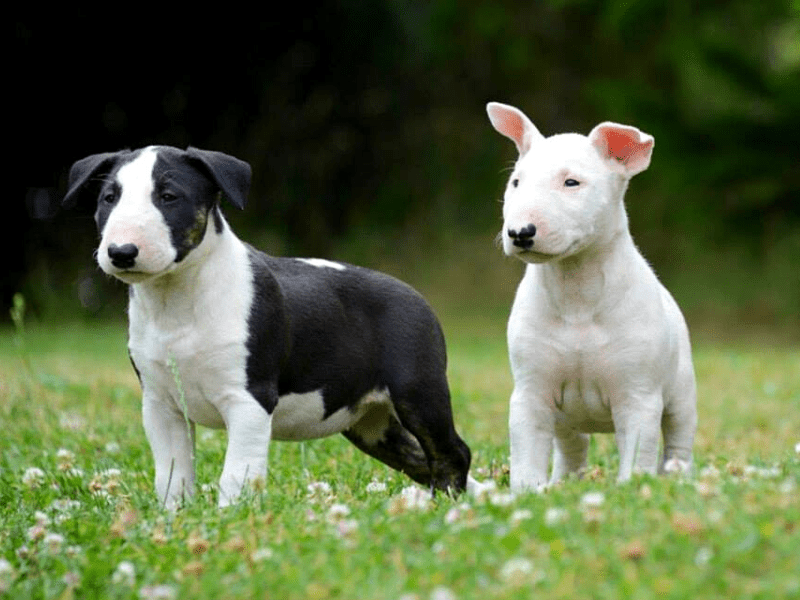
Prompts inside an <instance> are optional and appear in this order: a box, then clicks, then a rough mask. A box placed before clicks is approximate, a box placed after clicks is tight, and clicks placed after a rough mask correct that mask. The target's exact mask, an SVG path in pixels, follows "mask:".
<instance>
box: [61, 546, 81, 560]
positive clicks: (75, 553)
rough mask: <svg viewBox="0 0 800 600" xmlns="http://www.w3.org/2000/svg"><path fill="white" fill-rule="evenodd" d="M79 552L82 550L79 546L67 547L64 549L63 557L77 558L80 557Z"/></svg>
mask: <svg viewBox="0 0 800 600" xmlns="http://www.w3.org/2000/svg"><path fill="white" fill-rule="evenodd" d="M81 552H83V548H81V547H80V546H67V547H66V548H64V555H65V556H66V557H67V558H77V557H79V556H80V555H81Z"/></svg>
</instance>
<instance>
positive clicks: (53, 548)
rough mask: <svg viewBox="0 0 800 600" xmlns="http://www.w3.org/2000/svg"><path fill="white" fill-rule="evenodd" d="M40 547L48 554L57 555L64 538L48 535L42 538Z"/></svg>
mask: <svg viewBox="0 0 800 600" xmlns="http://www.w3.org/2000/svg"><path fill="white" fill-rule="evenodd" d="M42 545H43V546H44V548H45V549H46V550H47V551H48V552H49V553H50V554H57V553H58V552H59V551H60V550H61V546H63V545H64V536H63V535H60V534H58V533H48V534H46V535H45V536H44V538H42Z"/></svg>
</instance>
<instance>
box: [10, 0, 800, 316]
mask: <svg viewBox="0 0 800 600" xmlns="http://www.w3.org/2000/svg"><path fill="white" fill-rule="evenodd" d="M223 8H224V7H220V6H217V7H215V9H214V12H206V11H205V10H189V9H182V10H178V9H170V8H166V7H165V8H163V9H162V11H161V12H159V13H158V14H155V13H153V12H151V11H150V10H139V9H136V8H135V7H124V8H123V7H120V10H119V11H117V10H116V9H115V10H113V11H112V10H110V9H103V11H102V12H97V11H96V10H94V9H93V10H92V11H89V9H77V8H73V7H63V6H62V7H56V8H48V9H47V10H46V11H45V10H42V9H40V8H31V9H26V8H15V9H13V11H12V14H13V16H12V18H11V19H10V20H9V22H10V31H9V32H8V34H7V36H6V38H7V39H9V40H10V44H11V48H10V51H9V52H7V54H6V57H7V58H6V64H7V72H10V76H9V77H8V78H7V83H6V88H5V89H6V96H7V97H8V103H9V106H10V110H9V112H8V113H7V114H8V117H9V119H8V121H9V127H8V130H10V131H11V132H12V135H11V137H10V139H9V150H10V153H9V154H10V156H9V158H7V159H6V161H7V164H9V166H10V169H8V174H9V176H10V179H11V186H10V190H8V191H7V194H8V195H9V197H8V198H7V200H6V210H7V211H9V212H8V216H7V218H6V223H8V224H9V225H10V227H9V228H8V230H7V233H6V235H5V236H3V237H2V253H0V262H2V270H1V271H0V301H1V302H2V313H0V314H2V317H0V318H5V317H6V315H7V314H8V310H7V308H8V306H9V304H10V302H11V298H12V295H13V294H14V293H15V292H17V291H22V292H24V293H25V296H26V298H28V299H29V304H31V305H32V308H33V310H34V311H38V312H39V313H41V314H52V315H58V314H59V310H60V308H61V307H63V309H64V310H65V311H66V310H68V307H69V306H70V305H71V304H75V303H76V300H75V299H76V298H78V299H80V301H81V302H82V303H83V305H84V307H85V308H87V309H89V310H90V312H91V311H95V310H97V308H98V306H97V304H98V303H100V304H101V303H102V301H103V300H102V298H98V295H97V293H96V290H95V291H91V290H86V289H83V287H85V286H86V285H89V286H90V287H91V286H93V285H95V284H93V283H92V281H94V279H96V275H97V274H96V268H95V267H94V265H93V264H92V262H91V252H92V248H93V245H94V243H95V235H96V234H95V232H94V228H93V222H92V219H91V214H92V211H93V208H92V207H91V206H85V207H79V208H78V209H77V210H75V211H72V212H70V213H64V212H61V211H60V210H59V209H58V202H59V199H60V197H61V195H63V193H64V191H65V184H66V175H67V172H68V169H69V166H70V164H71V163H72V162H73V161H75V160H77V159H79V158H82V157H83V156H85V155H87V154H91V153H95V152H102V151H110V150H115V149H120V148H124V147H139V146H143V145H147V144H151V143H165V144H172V145H176V146H187V145H194V146H198V147H204V148H209V149H215V150H221V151H225V152H229V153H231V154H234V155H236V156H238V157H240V158H242V159H245V160H248V161H249V162H250V163H251V164H252V166H253V169H254V182H253V189H252V193H251V204H250V206H249V207H248V209H247V211H246V212H244V213H242V214H231V212H232V211H230V210H229V211H228V215H229V217H230V218H231V220H233V221H234V225H235V227H236V229H237V230H238V231H240V232H242V233H243V236H244V235H246V234H247V233H248V232H251V233H252V232H263V231H269V232H272V234H273V235H274V236H275V237H276V238H278V239H280V240H282V242H283V243H284V244H285V246H284V249H285V250H286V251H287V252H292V253H298V254H306V255H322V256H324V255H326V254H327V253H328V252H329V251H330V249H331V247H332V244H333V243H335V242H336V240H340V239H342V238H346V237H347V236H348V235H352V234H353V232H354V231H359V230H364V229H369V230H373V231H382V230H387V231H388V230H392V229H398V228H406V230H413V229H414V227H415V226H417V225H419V224H426V225H425V228H426V230H425V231H426V233H428V232H430V231H431V230H434V229H442V230H446V231H448V232H450V233H451V234H452V235H457V234H459V233H462V232H464V231H468V230H476V229H481V228H483V229H487V228H489V229H491V228H492V227H496V226H497V218H498V214H497V204H496V202H494V200H495V199H496V198H498V197H499V196H500V194H501V187H502V181H501V179H502V176H501V173H500V171H501V169H502V167H503V165H506V164H508V163H509V161H510V160H511V159H513V152H512V149H511V147H510V146H509V145H508V144H507V143H506V142H505V141H504V140H502V139H501V138H500V137H499V136H497V135H496V134H495V133H494V132H493V131H492V130H491V128H490V127H489V126H488V125H487V121H486V118H485V113H484V105H485V103H486V102H487V101H489V100H500V101H505V102H509V103H512V104H516V105H517V106H520V107H521V108H523V110H525V111H526V112H527V113H528V114H529V115H530V116H531V118H532V119H533V120H534V122H536V124H537V125H538V126H539V128H540V129H541V130H542V132H543V133H545V134H552V133H556V132H559V131H565V130H576V131H581V132H584V133H586V132H588V131H589V130H590V129H591V127H593V126H594V125H595V124H596V123H597V122H599V121H602V120H616V121H619V122H623V123H629V124H633V125H636V126H638V127H640V128H641V129H643V130H645V131H647V132H648V133H650V134H653V135H654V136H655V138H656V156H655V158H654V167H656V165H657V167H656V168H655V169H652V170H651V172H648V173H647V174H646V176H640V180H637V183H636V186H637V193H636V196H637V198H641V199H646V203H645V202H644V201H642V202H641V203H638V204H634V203H629V212H630V214H631V220H632V222H633V223H634V225H635V227H636V231H637V234H636V237H637V240H638V242H639V244H640V245H641V246H642V247H643V249H644V250H645V253H646V255H647V256H648V258H649V259H650V260H651V261H652V262H653V263H654V264H655V265H656V266H657V268H658V270H659V273H660V274H662V277H666V278H668V279H669V278H670V277H675V278H679V277H680V276H681V272H682V271H683V270H684V269H685V268H686V264H687V263H689V262H695V261H696V259H698V257H705V260H706V261H708V263H709V264H710V265H711V270H712V271H713V270H714V268H713V267H714V262H715V261H719V262H720V264H722V263H725V264H730V263H736V262H737V261H739V260H740V259H741V261H742V265H741V270H740V271H737V270H736V268H732V269H731V270H730V271H725V270H724V269H722V270H721V271H720V273H722V274H721V275H720V276H721V277H725V278H726V281H729V282H730V285H731V286H749V285H767V284H768V285H779V286H780V288H781V289H780V290H779V291H777V292H774V293H773V292H770V293H769V294H766V296H765V295H764V294H760V295H759V296H758V297H759V298H760V299H759V300H756V302H757V303H759V302H760V303H761V304H762V305H764V306H765V308H764V310H767V311H772V312H778V313H779V312H780V311H784V312H785V311H789V312H792V311H795V314H796V313H797V312H800V275H798V273H800V269H798V267H797V265H798V264H800V263H799V262H798V260H800V232H799V231H800V142H798V137H800V2H798V1H797V0H761V1H759V2H752V1H751V0H728V1H722V0H718V1H712V2H708V1H706V2H699V1H696V2H692V1H688V0H677V1H674V2H669V3H665V2H661V1H656V0H638V1H631V2H620V1H618V0H547V1H543V2H531V1H530V0H528V1H524V2H523V1H520V0H486V1H483V0H472V1H457V0H434V1H431V2H415V1H412V0H383V1H374V2H367V1H357V0H338V1H336V0H327V1H322V2H309V3H286V4H283V5H281V9H280V11H275V12H271V10H272V9H267V11H266V12H265V11H264V9H263V7H253V8H252V9H249V10H236V9H231V12H226V11H224V10H223ZM110 13H114V15H115V16H112V15H111V14H110ZM652 171H655V172H652ZM499 174H500V176H499ZM431 224H433V225H431ZM709 254H712V257H711V258H710V259H709V258H708V257H709ZM713 255H718V258H715V257H714V256H713ZM723 257H727V258H723ZM726 261H727V263H726ZM734 266H735V265H734ZM756 276H764V280H763V281H762V282H761V283H760V284H759V283H758V282H754V281H753V278H754V277H756ZM737 277H738V278H740V281H737ZM87 282H88V283H87ZM776 282H777V283H776ZM82 286H83V287H82ZM720 289H725V287H724V286H722V287H721V288H720ZM748 301H749V302H752V301H753V300H752V298H751V299H750V300H748Z"/></svg>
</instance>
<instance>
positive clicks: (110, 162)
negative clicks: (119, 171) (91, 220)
mask: <svg viewBox="0 0 800 600" xmlns="http://www.w3.org/2000/svg"><path fill="white" fill-rule="evenodd" d="M128 152H129V150H122V151H120V152H104V153H102V154H92V155H91V156H87V157H86V158H82V159H81V160H79V161H77V162H76V163H75V164H73V165H72V167H70V170H69V180H68V184H67V193H66V195H65V196H64V198H63V199H62V200H61V206H63V207H64V208H74V207H75V205H76V204H77V203H78V201H79V200H80V199H81V198H82V197H84V196H87V195H89V194H93V195H94V198H92V200H93V201H94V200H96V199H97V194H98V193H99V190H98V187H99V186H100V184H101V183H103V177H104V176H105V175H108V173H110V172H111V170H112V169H113V168H114V166H115V165H116V164H117V162H118V161H119V159H120V157H122V156H123V155H125V154H127V153H128Z"/></svg>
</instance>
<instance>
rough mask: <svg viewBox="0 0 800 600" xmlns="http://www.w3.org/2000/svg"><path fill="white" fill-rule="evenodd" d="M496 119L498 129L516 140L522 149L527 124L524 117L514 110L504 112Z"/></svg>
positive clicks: (518, 146)
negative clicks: (523, 120)
mask: <svg viewBox="0 0 800 600" xmlns="http://www.w3.org/2000/svg"><path fill="white" fill-rule="evenodd" d="M495 119H496V121H495V124H496V125H497V130H498V131H499V132H500V133H502V134H503V135H505V136H506V137H508V138H511V139H512V140H514V143H515V144H516V145H517V148H519V149H520V150H521V149H522V147H523V146H522V140H523V138H524V137H525V124H524V123H523V122H522V117H520V116H519V115H517V114H514V113H512V112H502V113H500V114H499V115H497V116H496V117H495Z"/></svg>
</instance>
